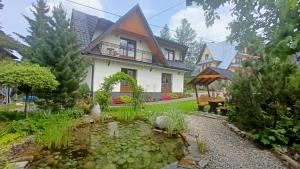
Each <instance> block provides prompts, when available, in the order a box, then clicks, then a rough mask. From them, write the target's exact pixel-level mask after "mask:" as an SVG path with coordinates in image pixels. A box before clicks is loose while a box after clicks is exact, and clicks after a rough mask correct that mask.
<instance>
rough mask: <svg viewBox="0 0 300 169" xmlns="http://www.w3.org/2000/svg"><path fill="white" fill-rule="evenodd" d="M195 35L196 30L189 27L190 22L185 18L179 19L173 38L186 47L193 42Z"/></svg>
mask: <svg viewBox="0 0 300 169" xmlns="http://www.w3.org/2000/svg"><path fill="white" fill-rule="evenodd" d="M196 37H197V33H196V31H195V30H194V29H193V28H192V27H191V24H190V23H189V22H188V20H187V19H186V18H184V19H182V20H181V25H180V26H179V27H178V28H176V32H175V35H174V38H175V40H176V41H177V42H178V43H180V44H182V45H185V46H187V47H190V45H192V44H193V43H194V42H195V39H196Z"/></svg>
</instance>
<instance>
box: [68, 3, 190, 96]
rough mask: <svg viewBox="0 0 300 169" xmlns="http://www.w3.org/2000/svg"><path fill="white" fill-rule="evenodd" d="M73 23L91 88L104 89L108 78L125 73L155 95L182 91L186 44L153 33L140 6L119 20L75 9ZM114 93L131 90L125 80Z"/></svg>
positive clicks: (185, 70) (115, 88)
mask: <svg viewBox="0 0 300 169" xmlns="http://www.w3.org/2000/svg"><path fill="white" fill-rule="evenodd" d="M71 20H72V25H73V27H74V30H75V31H76V33H77V34H78V41H79V42H80V44H81V46H82V48H83V49H84V50H83V54H84V55H85V56H86V57H88V58H89V60H90V67H89V71H88V75H87V77H86V83H87V84H88V85H89V87H90V89H91V91H93V92H95V91H96V90H98V89H99V88H101V84H102V83H103V81H104V78H105V77H108V76H109V75H112V74H114V73H116V72H120V71H122V72H125V73H127V74H129V75H131V76H132V77H134V78H135V79H136V80H137V83H138V84H139V85H141V86H142V87H143V88H144V91H145V92H146V93H148V94H150V95H153V97H160V96H161V95H162V93H168V92H176V93H182V92H183V83H184V73H185V72H187V71H189V69H188V68H186V66H185V64H184V63H183V61H184V59H185V54H186V51H187V47H186V46H183V45H180V44H178V43H175V42H173V41H169V40H164V39H161V38H159V37H156V36H154V35H153V33H152V31H151V29H150V27H149V24H148V23H147V21H146V19H145V16H144V14H143V13H142V11H141V9H140V7H139V6H138V5H136V6H135V7H133V8H132V9H131V10H130V11H129V12H127V13H126V14H125V15H124V16H122V17H121V18H120V19H119V20H118V21H117V22H115V23H113V22H111V21H109V20H106V19H103V18H98V17H96V16H91V15H88V14H85V13H82V12H80V11H76V10H73V12H72V18H71ZM113 92H114V94H123V93H128V92H130V86H128V84H127V83H126V82H122V83H121V84H118V85H116V86H115V87H114V89H113Z"/></svg>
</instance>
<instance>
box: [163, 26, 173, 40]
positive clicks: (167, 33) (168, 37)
mask: <svg viewBox="0 0 300 169" xmlns="http://www.w3.org/2000/svg"><path fill="white" fill-rule="evenodd" d="M160 37H161V38H163V39H166V40H171V38H172V37H171V33H170V29H169V27H168V25H167V24H166V25H165V26H164V28H163V29H162V30H161V31H160Z"/></svg>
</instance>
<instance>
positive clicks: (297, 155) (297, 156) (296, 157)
mask: <svg viewBox="0 0 300 169" xmlns="http://www.w3.org/2000/svg"><path fill="white" fill-rule="evenodd" d="M294 159H295V160H296V161H298V160H299V159H300V155H299V154H298V153H296V154H295V155H294Z"/></svg>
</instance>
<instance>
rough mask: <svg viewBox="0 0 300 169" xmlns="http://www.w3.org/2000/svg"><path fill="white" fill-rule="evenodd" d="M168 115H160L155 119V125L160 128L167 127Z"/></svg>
mask: <svg viewBox="0 0 300 169" xmlns="http://www.w3.org/2000/svg"><path fill="white" fill-rule="evenodd" d="M167 118H168V117H167V116H158V117H156V119H155V122H154V127H157V128H159V129H165V128H166V125H167Z"/></svg>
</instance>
